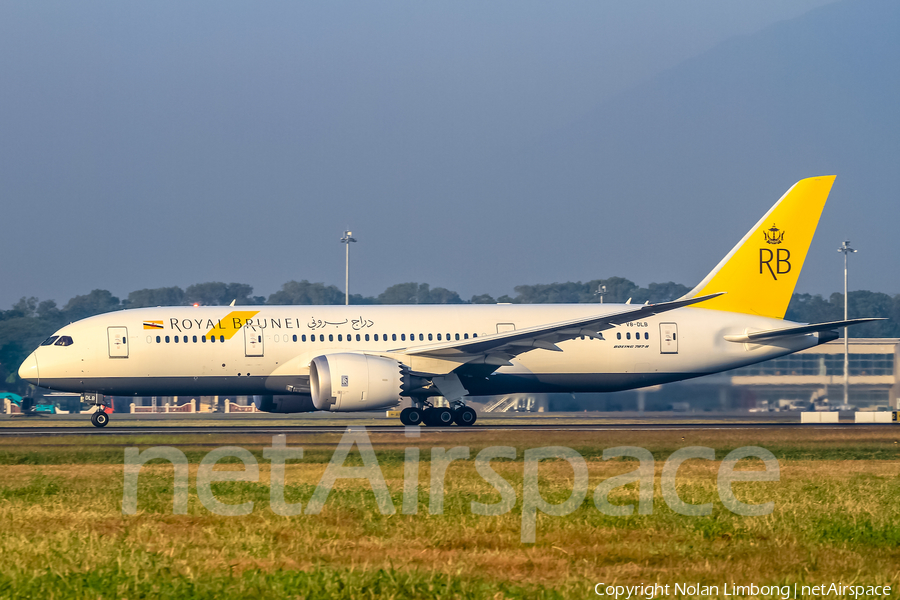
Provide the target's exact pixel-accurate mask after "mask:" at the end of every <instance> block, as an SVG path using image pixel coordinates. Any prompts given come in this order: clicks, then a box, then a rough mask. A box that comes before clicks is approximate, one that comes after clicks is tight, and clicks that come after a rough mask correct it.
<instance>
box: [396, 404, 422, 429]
mask: <svg viewBox="0 0 900 600" xmlns="http://www.w3.org/2000/svg"><path fill="white" fill-rule="evenodd" d="M422 416H423V415H422V411H421V410H419V409H418V408H416V407H415V406H407V407H406V408H404V409H403V410H401V411H400V422H401V423H403V424H404V425H406V426H415V425H419V424H421V423H422Z"/></svg>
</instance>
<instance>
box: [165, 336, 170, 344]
mask: <svg viewBox="0 0 900 600" xmlns="http://www.w3.org/2000/svg"><path fill="white" fill-rule="evenodd" d="M166 343H167V344H168V343H169V336H166Z"/></svg>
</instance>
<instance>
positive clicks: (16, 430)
mask: <svg viewBox="0 0 900 600" xmlns="http://www.w3.org/2000/svg"><path fill="white" fill-rule="evenodd" d="M890 426H891V425H889V424H883V425H880V424H878V425H872V424H864V425H858V424H854V423H842V424H841V423H839V424H834V423H831V424H804V425H801V424H800V423H681V424H674V423H673V424H663V423H660V424H633V423H629V424H625V423H623V424H550V423H548V424H524V423H523V424H516V423H509V424H493V423H492V424H487V425H480V426H479V425H475V426H473V427H458V426H451V427H421V426H420V427H403V426H396V425H369V424H349V423H348V424H346V425H287V426H276V425H259V426H244V425H231V426H212V427H210V426H204V427H197V426H190V425H185V426H168V427H154V426H139V427H135V426H130V427H129V426H120V427H116V426H115V425H113V424H112V423H110V425H108V426H107V427H104V428H98V427H93V426H91V425H90V424H89V423H88V424H86V425H82V426H77V427H40V426H30V427H28V426H25V427H12V426H10V427H0V436H62V435H79V436H81V435H93V436H111V435H171V436H180V435H203V434H207V435H279V434H285V435H287V434H290V435H303V434H321V433H343V432H344V431H346V430H347V429H350V430H359V429H361V428H362V427H365V429H366V431H368V432H369V433H372V434H379V433H389V434H406V435H407V436H408V437H409V436H410V435H414V436H421V435H423V434H426V435H427V434H428V433H470V434H471V433H475V434H478V433H496V432H498V431H582V432H584V431H697V430H728V429H737V430H752V429H790V428H802V429H818V430H822V429H846V428H853V429H859V428H860V427H875V428H879V429H880V428H883V427H890ZM897 432H898V434H900V428H898V429H897Z"/></svg>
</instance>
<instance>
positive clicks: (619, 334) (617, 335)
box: [616, 332, 622, 340]
mask: <svg viewBox="0 0 900 600" xmlns="http://www.w3.org/2000/svg"><path fill="white" fill-rule="evenodd" d="M616 339H617V340H621V339H622V333H621V332H619V333H617V334H616Z"/></svg>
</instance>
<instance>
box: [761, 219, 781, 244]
mask: <svg viewBox="0 0 900 600" xmlns="http://www.w3.org/2000/svg"><path fill="white" fill-rule="evenodd" d="M763 235H764V236H766V243H767V244H780V243H781V242H783V241H784V230H782V229H778V228H777V227H775V223H772V227H770V228H769V229H768V230H763Z"/></svg>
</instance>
